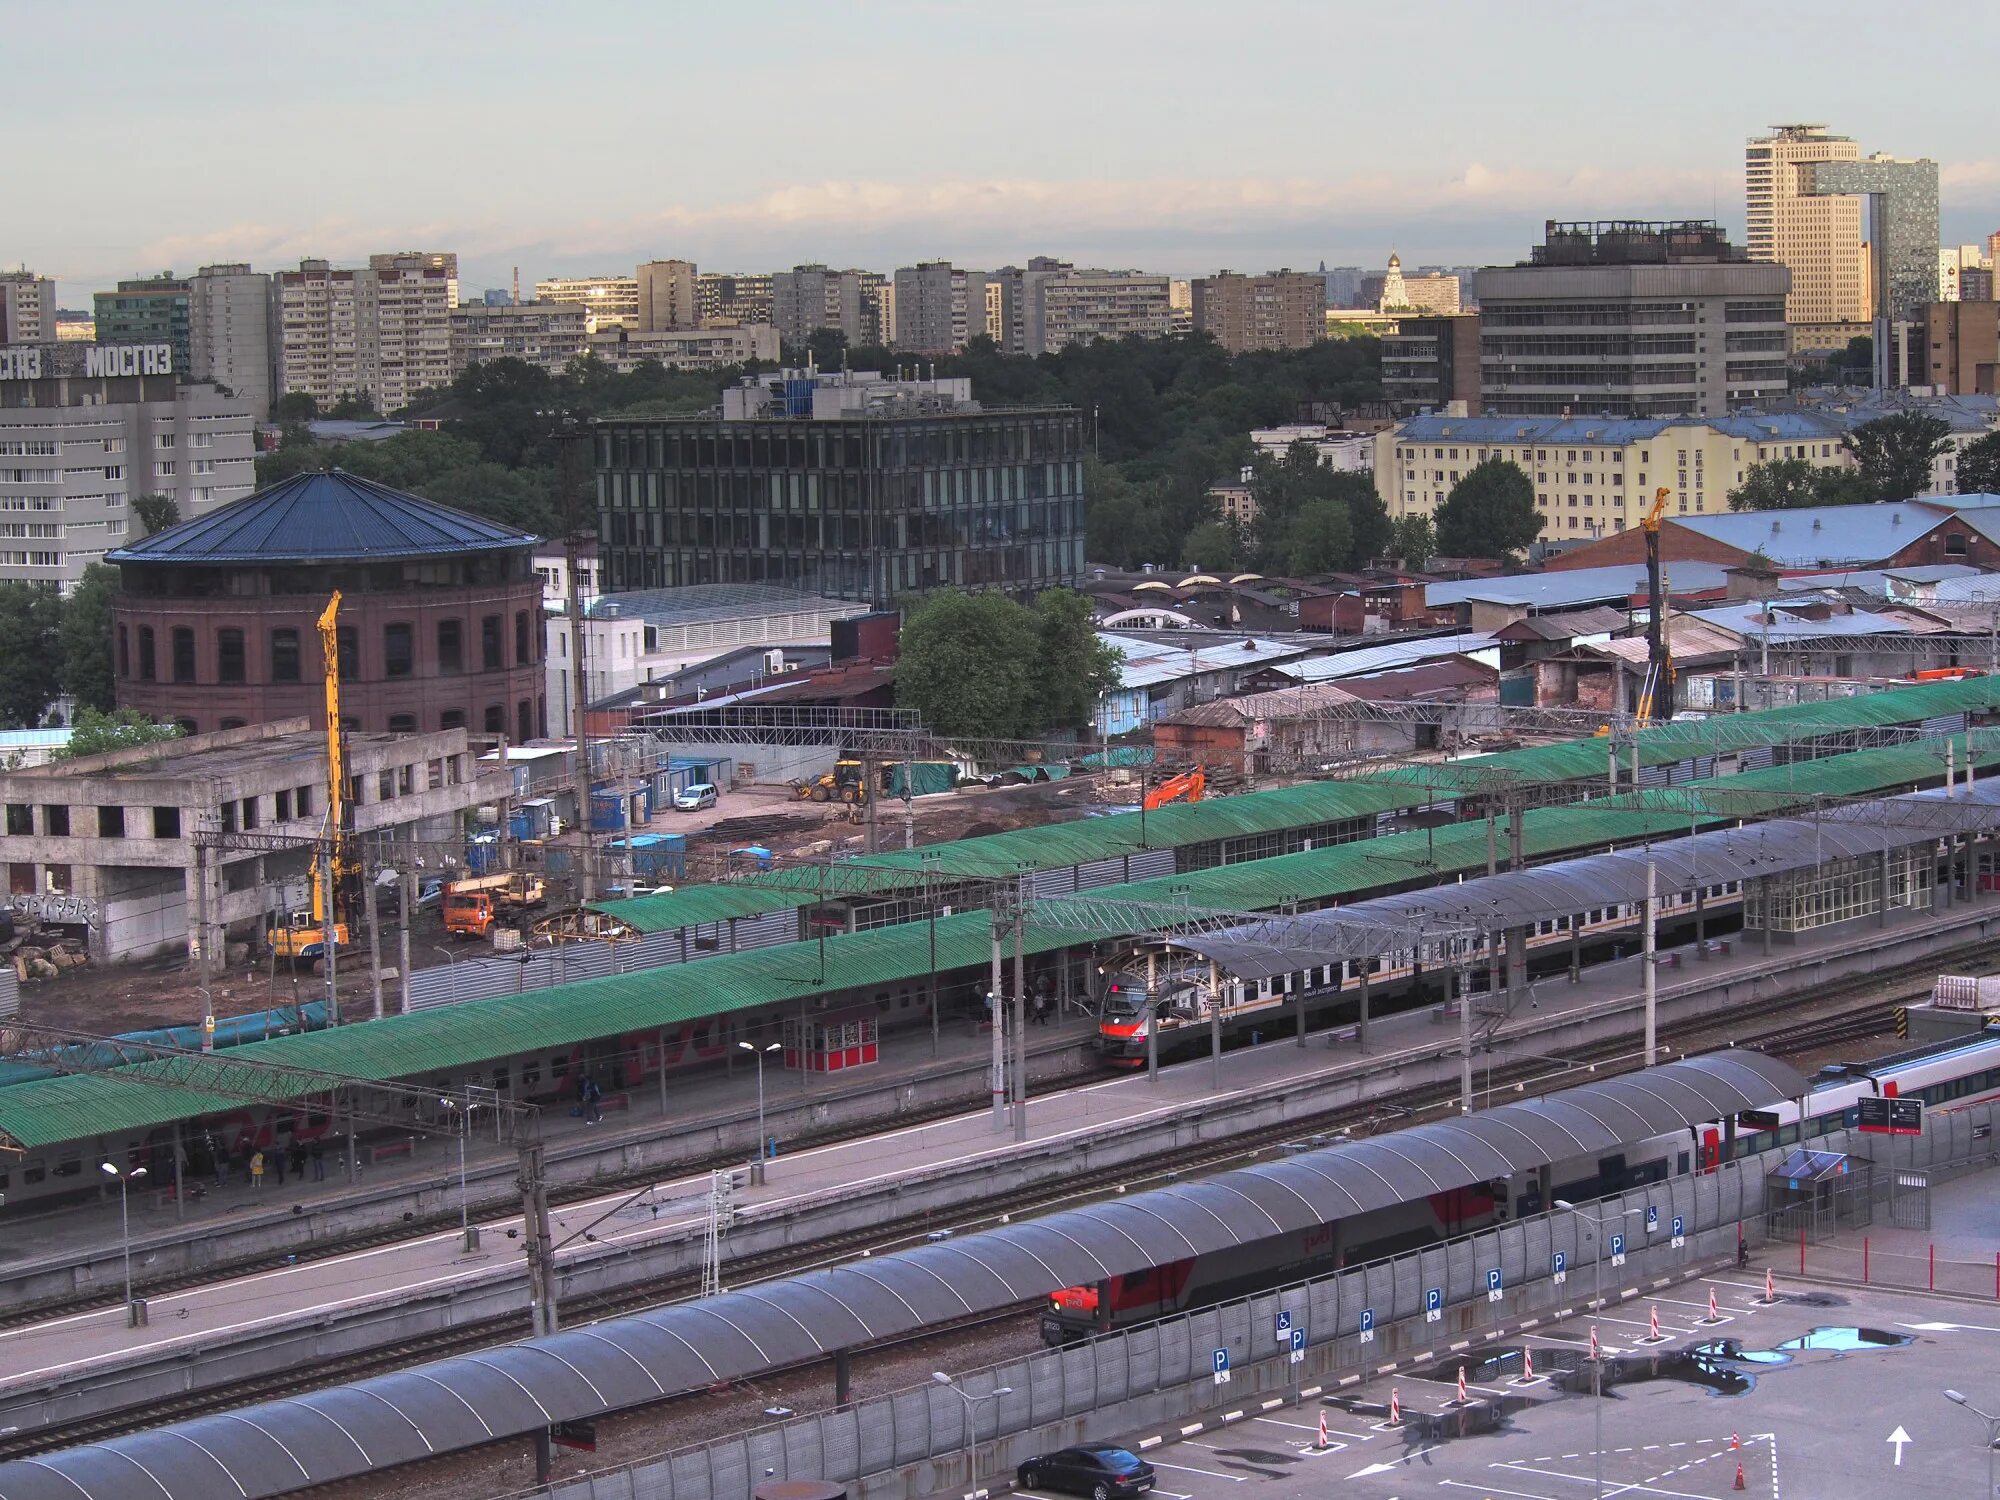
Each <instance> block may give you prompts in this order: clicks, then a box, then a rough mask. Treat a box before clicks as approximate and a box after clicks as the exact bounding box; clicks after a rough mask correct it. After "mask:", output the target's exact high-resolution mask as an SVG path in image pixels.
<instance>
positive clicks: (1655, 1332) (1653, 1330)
mask: <svg viewBox="0 0 2000 1500" xmlns="http://www.w3.org/2000/svg"><path fill="white" fill-rule="evenodd" d="M1659 1336H1660V1310H1659V1309H1658V1308H1657V1307H1656V1308H1654V1309H1653V1311H1652V1314H1651V1316H1649V1317H1648V1318H1647V1319H1646V1337H1647V1338H1649V1339H1657V1338H1658V1337H1659Z"/></svg>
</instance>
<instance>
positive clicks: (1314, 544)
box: [1284, 500, 1355, 577]
mask: <svg viewBox="0 0 2000 1500" xmlns="http://www.w3.org/2000/svg"><path fill="white" fill-rule="evenodd" d="M1354 550H1355V549H1354V523H1353V522H1352V521H1351V520H1349V519H1348V513H1347V507H1346V506H1345V505H1343V504H1341V503H1340V502H1339V501H1337V500H1315V501H1313V502H1312V503H1311V504H1310V505H1308V506H1306V507H1305V508H1304V509H1303V510H1301V511H1300V512H1299V513H1298V514H1297V515H1295V516H1293V517H1292V524H1291V525H1290V526H1289V527H1288V528H1287V529H1286V531H1285V541H1284V569H1285V572H1287V573H1289V574H1291V575H1292V576H1294V577H1304V576H1305V575H1307V574H1311V573H1332V572H1335V571H1337V570H1339V569H1341V568H1345V567H1347V566H1348V565H1349V563H1351V562H1352V561H1353V560H1354Z"/></svg>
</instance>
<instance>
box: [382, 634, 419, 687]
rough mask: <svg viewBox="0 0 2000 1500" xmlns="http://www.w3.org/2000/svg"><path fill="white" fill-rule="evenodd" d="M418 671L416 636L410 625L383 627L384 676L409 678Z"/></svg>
mask: <svg viewBox="0 0 2000 1500" xmlns="http://www.w3.org/2000/svg"><path fill="white" fill-rule="evenodd" d="M416 669H417V648H416V640H415V636H414V634H413V633H412V631H411V629H410V627H409V625H408V624H396V625H384V626H383V627H382V675H383V676H384V677H408V676H409V675H410V674H411V673H412V672H414V671H416Z"/></svg>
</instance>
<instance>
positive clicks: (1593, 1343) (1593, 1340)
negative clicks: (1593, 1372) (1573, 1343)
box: [1590, 1323, 1597, 1360]
mask: <svg viewBox="0 0 2000 1500" xmlns="http://www.w3.org/2000/svg"><path fill="white" fill-rule="evenodd" d="M1590 1357H1591V1358H1592V1359H1593V1360H1594V1359H1596V1358H1597V1325H1596V1324H1595V1323H1593V1324H1591V1325H1590Z"/></svg>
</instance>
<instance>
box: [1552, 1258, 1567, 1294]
mask: <svg viewBox="0 0 2000 1500" xmlns="http://www.w3.org/2000/svg"><path fill="white" fill-rule="evenodd" d="M1549 1279H1550V1280H1551V1281H1553V1282H1555V1284H1556V1285H1557V1286H1561V1285H1562V1284H1563V1283H1564V1282H1565V1281H1567V1280H1569V1256H1567V1255H1566V1254H1564V1253H1563V1252H1562V1251H1560V1250H1558V1251H1556V1253H1555V1254H1554V1255H1551V1256H1550V1257H1549Z"/></svg>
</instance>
